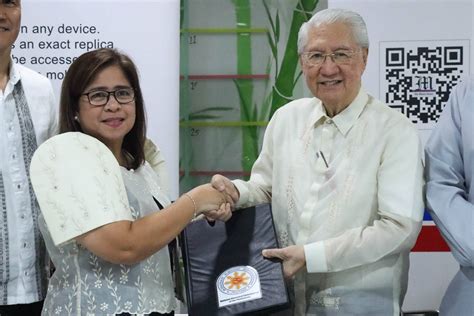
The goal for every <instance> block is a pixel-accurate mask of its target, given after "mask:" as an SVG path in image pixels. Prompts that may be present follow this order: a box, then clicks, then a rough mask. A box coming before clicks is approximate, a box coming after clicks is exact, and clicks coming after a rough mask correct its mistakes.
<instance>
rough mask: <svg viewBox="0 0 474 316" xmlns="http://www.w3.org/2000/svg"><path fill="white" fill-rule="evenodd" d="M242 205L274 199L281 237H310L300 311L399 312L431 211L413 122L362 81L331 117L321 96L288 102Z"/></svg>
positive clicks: (288, 241) (298, 287) (299, 281)
mask: <svg viewBox="0 0 474 316" xmlns="http://www.w3.org/2000/svg"><path fill="white" fill-rule="evenodd" d="M234 184H235V185H236V187H237V188H238V190H239V191H240V200H239V203H238V205H240V206H249V205H255V204H258V203H262V202H268V201H271V203H272V209H273V214H274V219H275V225H276V229H277V233H278V235H279V239H280V246H281V247H285V246H288V245H293V244H297V245H304V251H305V256H306V269H305V271H303V272H301V273H299V274H298V275H297V277H296V282H295V295H296V312H295V315H316V314H318V315H319V314H321V315H322V314H324V315H355V314H361V315H399V311H400V307H401V304H402V301H403V297H404V295H405V291H406V286H407V277H408V254H409V251H410V248H411V247H412V246H413V244H414V242H415V241H416V237H417V235H418V232H419V229H420V227H421V220H422V214H423V198H422V186H423V166H422V146H421V142H420V139H419V137H418V133H417V131H416V129H415V128H414V126H413V125H412V124H411V123H410V122H409V121H408V120H407V119H406V118H405V117H404V116H403V115H402V114H400V113H398V112H396V111H395V110H393V109H390V108H389V107H388V106H386V105H385V104H383V103H381V102H380V101H378V100H376V99H374V98H373V97H371V96H370V95H368V94H367V93H365V91H363V89H361V91H360V92H359V94H358V96H357V97H356V99H355V100H354V101H353V102H352V103H351V104H350V105H349V107H347V108H346V109H345V110H344V111H343V112H341V113H339V114H338V115H336V116H335V117H333V118H329V117H328V116H327V115H326V113H325V110H324V107H323V106H322V104H321V101H319V100H318V99H316V98H312V99H300V100H296V101H293V102H291V103H289V104H287V105H285V106H284V107H282V108H280V109H279V110H278V111H277V112H276V113H275V114H274V116H273V117H272V119H271V121H270V123H269V125H268V127H267V130H266V132H265V137H264V142H263V147H262V150H261V153H260V155H259V158H258V159H257V161H256V162H255V164H254V166H253V169H252V173H251V177H250V180H249V181H248V182H244V181H241V180H235V181H234Z"/></svg>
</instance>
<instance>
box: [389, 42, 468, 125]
mask: <svg viewBox="0 0 474 316" xmlns="http://www.w3.org/2000/svg"><path fill="white" fill-rule="evenodd" d="M380 47H381V49H380V60H381V65H380V66H381V67H380V80H381V87H380V88H381V89H380V96H381V100H383V101H384V102H385V103H387V104H388V105H389V106H390V107H392V108H395V109H397V110H399V111H401V112H402V113H404V114H405V115H406V116H407V117H408V118H409V119H410V120H411V121H412V122H413V123H415V124H422V125H424V126H426V127H430V126H432V125H434V124H435V123H436V122H437V121H438V118H439V116H440V114H441V112H442V111H443V108H444V106H445V105H446V102H447V101H448V98H449V94H450V92H451V89H452V88H453V87H454V86H455V85H456V84H457V83H458V81H459V79H460V78H462V77H463V76H465V75H467V74H468V73H469V54H470V52H469V41H467V40H459V41H451V40H450V41H409V42H382V43H381V46H380Z"/></svg>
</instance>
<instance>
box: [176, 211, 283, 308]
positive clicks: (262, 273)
mask: <svg viewBox="0 0 474 316" xmlns="http://www.w3.org/2000/svg"><path fill="white" fill-rule="evenodd" d="M180 237H181V238H180V243H181V249H182V253H183V261H184V270H185V279H186V294H187V305H188V313H189V315H190V316H212V315H219V316H220V315H237V314H247V315H259V314H261V315H262V314H267V313H269V312H274V311H279V310H283V309H286V308H288V307H289V298H288V290H287V288H286V285H285V280H284V278H283V269H282V264H281V262H278V261H275V260H269V259H265V258H264V257H263V256H262V250H263V249H267V248H278V242H277V238H276V233H275V227H274V225H273V217H272V212H271V206H270V204H262V205H258V206H255V207H250V208H246V209H241V210H237V211H235V212H234V213H233V214H232V218H231V219H230V220H229V221H227V222H225V223H223V222H220V221H217V222H215V223H214V224H210V223H208V222H207V221H206V220H196V221H194V222H192V223H190V224H189V225H188V226H187V227H186V228H185V229H184V230H183V232H182V233H181V236H180Z"/></svg>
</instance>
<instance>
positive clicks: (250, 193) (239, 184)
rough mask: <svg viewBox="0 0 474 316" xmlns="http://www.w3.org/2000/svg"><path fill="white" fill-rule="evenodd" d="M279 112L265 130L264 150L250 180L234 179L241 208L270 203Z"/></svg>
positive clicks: (254, 166) (255, 164)
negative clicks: (274, 143) (275, 132)
mask: <svg viewBox="0 0 474 316" xmlns="http://www.w3.org/2000/svg"><path fill="white" fill-rule="evenodd" d="M278 113H279V112H278V111H277V112H276V113H275V114H274V115H273V117H272V119H271V120H270V122H269V123H268V126H267V129H266V130H265V135H264V137H263V145H262V150H261V151H260V155H259V156H258V158H257V160H256V161H255V163H254V165H253V167H252V172H251V176H250V179H249V181H242V180H234V181H232V182H233V183H234V185H235V186H236V188H237V190H239V193H240V198H239V201H238V202H237V205H236V206H237V207H239V208H240V207H249V206H253V205H257V204H261V203H268V202H270V201H271V199H272V178H273V155H274V153H273V137H274V135H273V133H274V130H275V125H276V121H277V117H278Z"/></svg>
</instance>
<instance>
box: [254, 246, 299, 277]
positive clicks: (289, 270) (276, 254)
mask: <svg viewBox="0 0 474 316" xmlns="http://www.w3.org/2000/svg"><path fill="white" fill-rule="evenodd" d="M262 255H263V256H264V257H265V258H279V259H281V260H282V261H283V274H284V276H285V278H287V279H290V278H292V277H294V275H295V274H296V273H297V272H298V271H299V270H300V269H301V268H303V267H304V266H305V265H306V258H305V255H304V248H303V246H289V247H286V248H281V249H265V250H263V251H262Z"/></svg>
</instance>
